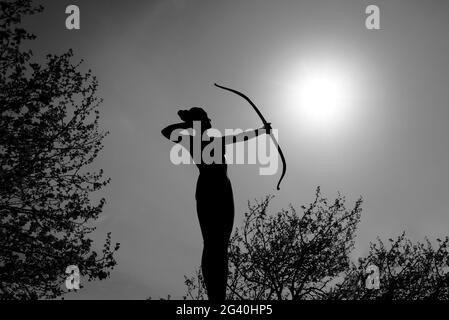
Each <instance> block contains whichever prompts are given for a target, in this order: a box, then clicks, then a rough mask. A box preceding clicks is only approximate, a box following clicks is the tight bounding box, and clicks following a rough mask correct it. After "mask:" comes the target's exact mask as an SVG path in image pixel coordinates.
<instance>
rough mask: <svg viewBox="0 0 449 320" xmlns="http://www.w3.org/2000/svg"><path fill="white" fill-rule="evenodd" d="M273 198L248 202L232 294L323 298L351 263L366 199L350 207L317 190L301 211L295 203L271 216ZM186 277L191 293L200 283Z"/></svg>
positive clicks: (235, 252)
mask: <svg viewBox="0 0 449 320" xmlns="http://www.w3.org/2000/svg"><path fill="white" fill-rule="evenodd" d="M271 199H272V197H271V196H268V197H266V198H265V199H264V200H263V201H260V202H257V201H256V203H255V204H248V209H249V211H248V212H247V213H245V219H244V223H243V226H242V228H241V229H237V230H236V231H235V233H234V235H233V237H232V238H231V244H230V247H229V269H230V272H229V277H228V298H229V299H258V300H259V299H260V300H284V299H291V300H301V299H322V298H324V297H325V296H326V293H327V291H328V288H329V287H330V286H331V284H332V282H333V281H335V279H336V277H338V276H339V275H340V274H341V273H343V272H344V271H345V270H346V269H347V268H348V267H349V265H350V259H349V253H350V251H351V249H352V248H353V245H354V241H353V239H354V233H355V230H356V227H357V223H358V222H359V220H360V212H361V205H362V199H359V200H357V202H356V203H355V205H354V208H353V209H352V210H346V208H345V198H344V197H342V196H340V195H339V196H338V197H337V199H336V200H335V201H334V202H332V203H330V202H328V200H327V199H325V198H324V197H322V195H321V192H320V189H319V188H317V191H316V195H315V199H314V201H313V202H312V203H311V204H310V205H309V206H308V207H307V208H306V207H304V206H302V207H301V208H302V210H303V214H302V215H299V214H298V213H297V211H296V210H295V208H293V207H292V206H290V208H289V209H288V210H282V211H281V212H279V213H278V214H277V215H269V214H268V213H267V209H268V205H269V203H270V200H271ZM186 280H187V282H186V284H187V285H188V296H189V297H192V296H194V294H191V293H192V291H194V290H197V289H198V287H199V286H201V282H197V281H195V279H194V278H192V279H186ZM196 283H197V285H195V284H196ZM189 285H190V286H189ZM203 292H204V290H203Z"/></svg>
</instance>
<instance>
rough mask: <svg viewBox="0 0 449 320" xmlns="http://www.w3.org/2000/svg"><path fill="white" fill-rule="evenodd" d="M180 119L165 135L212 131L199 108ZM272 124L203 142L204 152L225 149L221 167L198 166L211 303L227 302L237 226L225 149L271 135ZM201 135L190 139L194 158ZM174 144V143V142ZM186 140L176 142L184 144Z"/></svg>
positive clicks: (185, 112) (204, 269) (205, 270)
mask: <svg viewBox="0 0 449 320" xmlns="http://www.w3.org/2000/svg"><path fill="white" fill-rule="evenodd" d="M178 115H179V117H180V118H181V120H183V121H184V122H182V123H177V124H172V125H170V126H168V127H166V128H165V129H163V130H162V134H163V135H164V136H165V137H166V138H167V139H169V140H172V139H171V137H172V134H173V133H174V131H175V130H183V129H189V128H193V123H194V121H198V122H200V124H201V136H202V135H203V133H204V132H205V131H206V130H208V129H210V128H212V126H211V120H210V119H209V118H208V116H207V113H206V112H205V111H204V110H203V109H202V108H198V107H194V108H191V109H189V110H181V111H179V112H178ZM270 129H271V126H270V124H267V125H265V126H264V127H263V128H261V129H258V130H254V131H253V132H251V133H248V132H245V133H242V134H239V135H235V136H225V137H220V138H211V139H210V140H209V141H201V151H203V150H204V148H205V147H206V146H207V145H208V144H210V143H212V142H216V141H215V139H221V141H219V142H220V143H221V145H222V148H221V150H222V154H221V157H220V159H221V161H219V162H218V163H215V162H213V163H212V164H206V163H204V162H201V163H196V165H197V167H198V169H199V173H200V174H199V177H198V182H197V186H196V194H195V197H196V207H197V214H198V219H199V222H200V227H201V233H202V235H203V242H204V249H203V255H202V260H201V269H202V272H203V275H204V281H205V284H206V289H207V294H208V297H209V300H213V301H220V300H225V298H226V282H227V277H228V252H227V250H228V244H229V238H230V236H231V232H232V227H233V223H234V196H233V192H232V186H231V182H230V180H229V178H228V175H227V164H226V160H225V157H224V156H225V145H226V144H230V143H236V142H241V141H245V138H246V137H250V138H253V137H256V136H257V135H259V134H260V133H266V132H269V130H270ZM196 137H197V138H199V137H200V135H198V134H197V135H195V137H194V136H193V135H190V138H189V139H188V141H189V144H188V145H185V144H183V145H184V147H186V149H187V150H188V151H189V152H190V155H191V156H192V158H194V153H193V148H192V146H193V143H194V142H193V140H194V139H195V138H196ZM172 141H173V140H172ZM183 141H185V139H179V140H177V141H173V142H176V143H183Z"/></svg>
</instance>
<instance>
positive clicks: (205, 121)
mask: <svg viewBox="0 0 449 320" xmlns="http://www.w3.org/2000/svg"><path fill="white" fill-rule="evenodd" d="M178 116H179V117H180V118H181V120H182V121H185V122H194V121H200V122H201V129H202V130H207V129H210V128H212V125H211V120H210V119H209V117H208V116H207V112H206V111H204V109H203V108H200V107H193V108H190V109H188V110H179V111H178Z"/></svg>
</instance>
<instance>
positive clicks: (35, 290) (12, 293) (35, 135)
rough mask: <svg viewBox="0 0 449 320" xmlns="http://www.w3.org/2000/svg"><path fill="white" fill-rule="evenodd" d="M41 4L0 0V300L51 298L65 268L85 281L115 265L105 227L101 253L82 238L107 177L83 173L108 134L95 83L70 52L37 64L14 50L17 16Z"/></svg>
mask: <svg viewBox="0 0 449 320" xmlns="http://www.w3.org/2000/svg"><path fill="white" fill-rule="evenodd" d="M41 10H42V7H33V5H32V3H31V1H30V0H17V1H0V168H1V171H0V239H1V240H0V299H31V298H55V297H57V296H60V295H61V294H63V293H64V292H65V289H64V288H63V286H62V285H63V283H64V279H65V278H66V276H67V275H65V273H64V272H65V268H66V267H67V266H69V265H77V266H78V267H79V269H80V271H81V274H82V275H83V276H85V277H87V278H88V279H89V280H93V279H104V278H106V277H107V276H108V275H109V272H110V269H111V268H113V267H114V265H115V264H116V262H115V260H114V257H113V253H114V251H116V250H117V249H118V244H112V242H111V237H110V234H108V235H107V237H106V242H105V245H104V248H103V250H102V252H101V254H98V253H97V252H95V251H93V250H92V244H93V243H92V240H91V239H90V238H89V235H90V234H91V233H92V231H94V230H95V228H94V227H93V226H92V225H91V223H92V222H93V221H95V220H96V219H97V218H98V217H99V215H100V214H101V212H102V209H103V206H104V204H105V200H104V199H101V200H100V201H99V203H96V204H95V203H93V201H92V199H91V195H92V193H93V192H95V191H98V190H100V189H101V188H102V187H104V186H105V185H106V184H107V183H108V182H109V179H106V178H104V177H103V171H102V170H99V171H98V172H90V171H87V169H88V166H89V165H90V164H92V162H93V161H94V160H95V158H96V157H97V155H98V153H99V152H100V151H101V149H102V140H103V138H104V137H105V135H106V134H107V133H106V132H101V131H100V129H99V111H98V106H99V104H100V103H101V100H100V99H99V98H97V96H96V91H97V88H98V81H97V80H96V78H95V77H94V76H93V75H92V73H91V71H88V72H82V71H80V69H81V68H80V65H81V62H80V63H72V62H71V60H72V56H73V53H72V51H69V52H67V53H65V54H62V55H48V56H47V57H46V61H45V63H43V64H39V63H36V62H33V61H32V57H33V53H32V51H31V50H23V49H22V47H23V42H24V41H25V40H32V39H34V38H35V36H34V35H32V34H30V33H28V32H27V31H26V30H24V29H23V28H21V27H20V25H21V22H22V19H23V18H24V17H25V16H28V15H31V14H34V13H37V12H40V11H41Z"/></svg>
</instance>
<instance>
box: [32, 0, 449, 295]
mask: <svg viewBox="0 0 449 320" xmlns="http://www.w3.org/2000/svg"><path fill="white" fill-rule="evenodd" d="M43 4H44V5H45V7H46V9H45V11H44V13H42V14H39V15H37V16H35V17H33V18H31V19H28V20H27V25H28V26H29V27H30V30H31V31H33V32H34V33H35V34H36V35H37V36H38V40H36V41H34V42H33V43H32V47H33V48H34V51H35V53H36V56H37V57H38V58H41V57H43V55H44V54H46V53H62V52H64V51H65V50H67V49H68V48H73V49H74V52H75V57H76V58H77V59H81V58H82V59H85V67H86V69H87V68H92V70H93V72H94V73H95V74H96V75H97V77H98V79H99V82H100V90H99V95H100V96H101V97H103V98H104V103H103V105H102V107H101V111H102V126H103V128H105V129H107V130H109V131H110V132H111V134H110V135H109V136H108V137H107V138H106V140H105V149H104V151H103V153H102V154H101V156H100V157H99V159H98V161H97V162H96V166H97V167H101V168H103V169H104V170H105V172H106V174H107V175H109V176H110V177H111V178H112V182H111V184H110V185H109V186H108V187H107V188H105V189H104V190H103V192H102V193H101V195H104V196H105V197H106V199H107V205H106V207H105V209H104V217H103V218H102V219H101V221H100V222H99V224H98V230H97V234H96V235H98V239H99V240H100V239H102V238H103V237H104V234H105V233H106V232H107V231H112V236H113V239H114V240H116V241H119V242H120V243H121V244H122V246H121V249H120V251H119V253H118V255H117V258H118V267H117V269H116V270H115V271H114V272H113V273H112V277H111V279H109V280H106V281H102V282H97V283H93V284H88V285H86V287H85V288H84V289H82V290H81V292H79V293H77V294H76V295H75V296H74V295H71V297H73V298H96V299H108V298H120V299H123V298H133V299H143V298H147V297H148V296H152V297H153V298H159V297H163V296H166V295H167V294H170V295H171V296H172V297H174V298H180V297H181V295H182V294H184V292H185V286H184V283H183V280H184V278H183V276H184V275H189V276H190V275H192V274H193V273H194V270H195V269H196V268H198V267H199V264H200V257H201V250H202V238H201V233H200V229H199V225H198V221H197V217H196V211H195V198H194V193H195V185H196V178H197V169H196V167H195V166H175V165H173V164H172V163H171V162H170V159H169V152H170V148H171V147H172V144H171V143H170V142H169V141H167V140H165V139H164V138H163V137H162V135H161V134H160V130H161V129H162V128H163V127H164V126H166V125H168V124H170V123H173V122H175V121H177V120H178V118H177V116H176V112H177V110H178V109H179V108H180V107H184V106H185V107H187V106H203V107H204V108H205V109H206V110H207V112H208V113H209V117H210V118H211V119H212V121H213V125H214V126H216V127H217V128H218V129H225V128H242V129H246V128H254V127H259V126H261V121H260V119H258V117H257V115H256V114H255V112H254V111H253V110H252V109H251V107H250V106H249V105H248V104H246V102H244V101H243V100H241V99H240V98H238V97H237V96H234V95H232V94H229V93H226V92H224V91H222V90H220V89H217V88H215V87H214V86H213V83H214V82H218V83H221V84H223V85H227V86H230V87H233V88H236V89H239V90H241V91H243V92H245V93H246V94H247V95H249V96H250V97H252V98H253V100H254V101H255V102H256V104H257V105H258V106H259V107H260V109H261V111H262V113H263V114H264V115H265V116H266V118H267V119H268V120H269V121H271V122H272V124H273V127H274V128H276V129H278V130H279V142H280V144H281V146H282V148H283V150H284V154H285V157H286V159H287V164H288V170H287V174H286V176H285V179H284V181H283V183H282V185H281V190H280V191H276V190H275V186H276V183H277V180H278V178H279V175H280V172H279V173H278V174H276V175H274V176H260V175H259V174H258V166H256V165H238V166H230V167H229V176H230V179H231V181H232V184H233V189H234V197H235V204H236V220H235V226H238V225H239V224H240V222H241V220H242V217H243V212H244V211H245V209H246V205H247V201H248V200H252V199H255V198H257V199H260V198H261V197H263V196H264V195H266V194H269V193H274V194H275V196H276V197H275V199H274V200H273V202H272V206H271V208H272V209H273V212H275V211H276V210H279V209H280V208H282V207H287V206H288V204H289V203H292V204H293V205H294V206H295V207H297V208H299V206H300V205H301V204H308V203H309V202H310V201H312V200H313V196H314V191H315V188H316V186H318V185H319V186H321V187H322V191H323V193H324V195H325V196H328V197H330V198H334V197H335V196H336V195H337V192H338V191H340V192H341V193H342V194H343V195H346V196H347V199H348V206H351V205H352V204H353V203H354V201H355V200H356V199H357V198H358V197H359V196H363V197H364V199H365V203H364V205H363V208H364V210H363V213H362V221H361V223H360V226H359V229H358V233H357V239H356V250H355V251H354V256H355V257H357V256H359V255H364V254H366V253H367V250H368V244H369V242H370V241H373V240H375V238H376V236H380V237H381V238H382V239H386V238H388V237H392V236H396V235H399V234H400V233H401V232H402V231H406V233H407V235H408V236H409V237H411V238H412V239H413V240H422V239H423V237H424V236H426V235H427V236H429V237H431V238H434V237H437V236H442V235H445V234H447V231H448V228H449V215H448V210H447V208H448V207H449V197H448V196H449V170H448V163H449V145H448V141H449V140H448V139H447V137H448V135H449V126H448V125H447V122H448V121H449V106H448V103H447V101H449V99H448V98H449V97H448V95H449V90H448V89H449V63H448V62H447V56H448V54H447V53H448V50H449V37H448V35H447V31H448V30H449V19H448V18H447V17H448V14H449V2H448V1H445V0H441V1H436V0H433V1H412V0H407V1H405V0H404V1H400V0H394V1H381V0H373V1H360V0H354V1H352V0H345V1H336V0H328V1H321V0H320V1H317V0H313V1H312V0H308V1H299V0H298V1H280V0H278V1H261V0H239V1H236V0H235V1H200V0H192V1H182V0H178V1H143V0H142V1H137V0H133V1H120V2H119V1H87V0H86V1H80V0H77V1H61V0H58V1H56V0H54V1H50V0H48V1H43ZM69 4H77V5H78V6H79V7H80V10H81V30H78V31H69V30H66V29H65V18H66V14H65V7H66V6H67V5H69ZM369 4H376V5H378V6H379V8H380V27H381V30H367V29H366V28H365V17H366V15H365V13H364V12H365V8H366V6H367V5H369ZM323 70H324V71H323ZM320 72H330V73H332V76H333V77H334V79H337V81H339V80H338V79H340V80H341V81H342V82H344V83H345V88H344V90H345V96H344V106H343V107H342V108H343V109H342V110H344V112H340V113H339V115H338V119H335V121H328V122H326V123H325V125H324V124H323V123H321V122H320V121H314V122H313V121H309V120H310V119H309V118H306V117H304V116H303V113H301V111H300V110H301V106H300V105H298V103H299V102H298V101H297V99H295V92H296V91H297V90H300V86H301V83H302V82H303V81H306V80H307V77H309V76H310V75H313V74H317V73H320ZM296 87H298V89H296ZM322 94H323V95H326V92H322ZM315 120H316V119H315ZM337 120H338V121H337ZM96 238H97V236H96ZM68 298H69V297H68Z"/></svg>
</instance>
